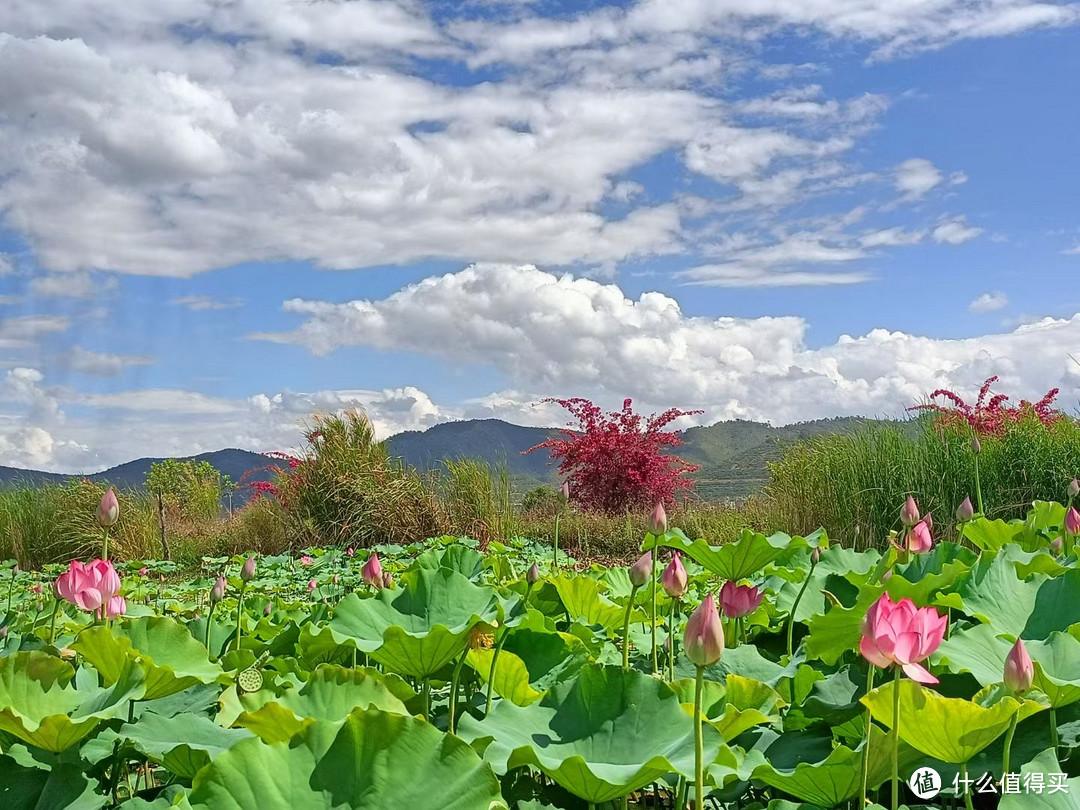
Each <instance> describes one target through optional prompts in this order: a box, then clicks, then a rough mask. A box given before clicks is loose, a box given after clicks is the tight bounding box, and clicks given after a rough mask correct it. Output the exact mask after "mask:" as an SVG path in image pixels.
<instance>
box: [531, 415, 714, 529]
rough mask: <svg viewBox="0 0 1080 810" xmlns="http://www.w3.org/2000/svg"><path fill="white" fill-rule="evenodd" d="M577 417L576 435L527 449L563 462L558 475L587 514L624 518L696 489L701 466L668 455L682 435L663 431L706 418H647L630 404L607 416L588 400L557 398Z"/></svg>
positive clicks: (669, 502) (566, 434)
mask: <svg viewBox="0 0 1080 810" xmlns="http://www.w3.org/2000/svg"><path fill="white" fill-rule="evenodd" d="M544 402H556V403H558V404H559V405H561V406H562V407H564V408H566V410H568V411H569V412H570V414H571V415H572V416H573V417H574V421H572V422H570V423H569V424H570V426H571V427H573V426H574V425H575V423H576V425H577V429H576V430H564V431H563V432H562V435H561V436H555V437H552V438H550V439H548V440H547V441H546V442H541V443H540V444H538V445H536V446H535V447H530V448H529V449H528V450H525V451H524V452H525V453H531V452H533V451H534V450H539V449H541V448H544V449H546V450H548V451H549V452H550V453H551V458H552V460H556V461H558V462H559V473H560V474H561V475H563V476H564V477H565V478H566V480H567V481H569V482H570V497H571V499H572V500H574V501H575V502H577V503H579V504H581V505H582V506H583V507H584V508H586V509H594V510H599V511H603V512H607V513H608V514H620V513H624V512H626V511H627V510H630V509H641V508H651V507H652V506H654V505H655V504H656V502H657V501H664V503H665V504H667V505H668V506H671V505H672V504H673V503H674V501H675V495H676V494H677V493H678V492H680V491H682V490H689V489H692V488H693V486H694V482H693V481H692V480H691V479H690V478H688V477H687V474H688V473H692V472H694V471H696V470H697V467H696V466H694V465H692V464H688V463H687V462H685V461H684V460H683V459H681V458H679V457H678V456H675V455H669V454H665V453H664V452H663V450H664V449H665V448H669V447H679V446H680V445H681V444H682V440H681V439H680V438H679V431H677V430H668V431H666V430H664V428H665V427H666V426H667V425H669V424H670V423H671V422H672V421H674V420H675V419H678V418H679V417H680V416H689V415H691V414H698V413H703V411H682V410H679V409H678V408H670V409H669V410H666V411H664V412H663V413H661V414H653V415H651V416H649V417H648V418H646V417H643V416H642V415H640V414H636V413H634V411H633V409H632V408H631V401H630V400H629V399H626V400H624V401H623V407H622V410H621V411H613V412H611V413H604V412H603V411H602V410H601V409H600V408H599V406H597V405H594V404H593V403H592V402H590V401H589V400H587V399H582V398H580V397H575V398H573V399H557V398H555V397H549V398H548V399H545V400H544Z"/></svg>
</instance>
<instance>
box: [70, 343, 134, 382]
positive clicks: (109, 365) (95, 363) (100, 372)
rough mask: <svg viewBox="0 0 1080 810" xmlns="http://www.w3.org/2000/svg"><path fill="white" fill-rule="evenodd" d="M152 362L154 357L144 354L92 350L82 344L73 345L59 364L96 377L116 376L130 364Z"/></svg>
mask: <svg viewBox="0 0 1080 810" xmlns="http://www.w3.org/2000/svg"><path fill="white" fill-rule="evenodd" d="M153 362H154V358H153V357H150V356H149V355H145V354H108V353H103V352H92V351H90V350H89V349H84V348H83V347H82V346H73V347H72V348H71V351H69V352H68V353H67V354H66V355H64V356H63V357H62V358H61V364H62V365H63V366H64V367H65V368H68V369H71V370H72V371H78V372H80V373H82V374H91V375H93V376H96V377H116V376H119V375H120V374H123V373H124V371H125V370H126V369H128V368H130V367H131V366H146V365H150V364H152V363H153Z"/></svg>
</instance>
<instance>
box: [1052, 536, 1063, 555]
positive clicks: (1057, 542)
mask: <svg viewBox="0 0 1080 810" xmlns="http://www.w3.org/2000/svg"><path fill="white" fill-rule="evenodd" d="M1064 545H1065V541H1064V538H1062V536H1061V535H1060V534H1059V535H1058V536H1057V537H1055V538H1054V539H1053V540H1051V541H1050V550H1051V551H1052V552H1054V553H1055V554H1060V553H1061V549H1062V548H1063V547H1064Z"/></svg>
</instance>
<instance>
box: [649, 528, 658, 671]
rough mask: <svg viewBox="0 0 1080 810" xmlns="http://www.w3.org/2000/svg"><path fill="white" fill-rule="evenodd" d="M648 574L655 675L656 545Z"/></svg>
mask: <svg viewBox="0 0 1080 810" xmlns="http://www.w3.org/2000/svg"><path fill="white" fill-rule="evenodd" d="M649 576H650V578H651V579H652V609H651V610H650V612H649V619H650V620H651V621H650V624H651V626H652V674H653V675H655V674H656V673H657V672H658V671H659V669H660V668H659V666H657V663H656V546H653V550H652V569H651V570H650V572H649Z"/></svg>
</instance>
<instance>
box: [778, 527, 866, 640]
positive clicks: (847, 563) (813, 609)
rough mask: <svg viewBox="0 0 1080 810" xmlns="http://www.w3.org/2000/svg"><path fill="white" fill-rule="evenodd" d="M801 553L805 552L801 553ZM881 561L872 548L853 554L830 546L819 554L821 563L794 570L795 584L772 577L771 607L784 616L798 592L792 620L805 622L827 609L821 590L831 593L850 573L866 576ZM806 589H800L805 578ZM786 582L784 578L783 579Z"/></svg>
mask: <svg viewBox="0 0 1080 810" xmlns="http://www.w3.org/2000/svg"><path fill="white" fill-rule="evenodd" d="M804 553H805V552H804ZM880 559H881V555H880V554H878V552H877V551H875V550H873V549H867V550H866V551H855V550H854V549H850V548H843V547H841V546H831V547H830V548H829V549H828V550H827V551H825V552H824V553H823V554H822V555H821V561H820V562H819V563H818V564H817V565H815V566H814V567H813V569H812V570H811V569H810V568H809V567H808V566H807V567H805V568H800V569H798V570H799V571H800V573H801V574H803V576H800V577H799V578H798V579H797V581H782V582H777V581H775V580H779V579H780V577H774V578H773V580H774V581H772V582H770V585H771V587H773V588H774V590H776V599H775V604H776V607H777V609H778V610H780V611H782V612H784V613H787V612H790V610H791V606H792V605H793V604H794V603H795V599H796V597H797V596H798V595H799V592H800V591H801V592H802V598H801V599H799V606H798V608H797V609H796V612H795V621H798V622H805V621H807V620H808V619H810V617H811V616H814V615H815V614H824V613H825V612H826V611H827V610H828V607H829V602H828V600H827V599H826V597H825V594H824V593H823V591H830V592H835V591H836V590H837V586H838V583H837V582H836V580H838V579H839V580H849V577H851V575H852V574H855V575H864V574H868V573H870V571H872V570H873V569H874V566H875V565H877V563H878V561H879V560H880ZM806 576H809V577H810V581H809V582H806V583H805V584H806V589H805V590H803V584H804V582H805V577H806ZM785 579H786V578H785Z"/></svg>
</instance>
